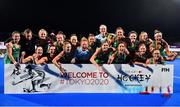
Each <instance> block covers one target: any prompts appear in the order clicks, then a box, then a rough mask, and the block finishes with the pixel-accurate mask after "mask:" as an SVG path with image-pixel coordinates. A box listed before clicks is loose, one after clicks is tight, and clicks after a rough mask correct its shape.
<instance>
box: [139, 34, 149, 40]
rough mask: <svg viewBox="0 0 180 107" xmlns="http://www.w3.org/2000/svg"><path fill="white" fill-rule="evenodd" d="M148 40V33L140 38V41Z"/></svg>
mask: <svg viewBox="0 0 180 107" xmlns="http://www.w3.org/2000/svg"><path fill="white" fill-rule="evenodd" d="M147 38H148V34H147V33H146V32H144V33H141V34H140V36H139V40H140V41H146V40H147Z"/></svg>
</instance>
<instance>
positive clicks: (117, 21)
mask: <svg viewBox="0 0 180 107" xmlns="http://www.w3.org/2000/svg"><path fill="white" fill-rule="evenodd" d="M100 24H106V25H107V27H108V32H114V31H115V28H116V27H118V26H122V27H123V28H124V30H125V32H126V35H127V34H128V32H129V31H131V30H135V31H137V32H138V33H140V32H141V31H147V32H148V33H149V35H150V37H151V38H153V31H154V30H155V29H159V30H160V31H162V32H163V35H164V38H165V40H166V41H168V42H169V43H170V44H172V43H175V42H180V37H179V36H180V33H179V30H180V27H179V26H180V0H83V1H80V0H47V1H45V0H1V1H0V41H3V40H5V39H6V38H7V37H8V36H10V33H11V32H12V31H14V30H18V31H20V32H22V31H23V30H24V29H26V28H30V29H32V30H33V32H34V33H37V32H38V30H39V29H41V28H45V29H47V30H48V32H49V33H50V32H52V31H55V32H57V31H58V30H61V31H63V32H64V33H65V34H66V35H70V34H71V33H76V34H78V35H79V34H81V35H87V34H89V33H94V34H96V33H98V30H99V25H100Z"/></svg>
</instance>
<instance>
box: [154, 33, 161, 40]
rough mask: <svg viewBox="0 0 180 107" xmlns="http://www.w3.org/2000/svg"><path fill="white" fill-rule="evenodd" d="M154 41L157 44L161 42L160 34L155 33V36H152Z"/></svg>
mask: <svg viewBox="0 0 180 107" xmlns="http://www.w3.org/2000/svg"><path fill="white" fill-rule="evenodd" d="M154 39H155V40H156V41H157V42H160V41H161V40H162V33H156V34H155V36H154Z"/></svg>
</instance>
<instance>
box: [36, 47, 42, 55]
mask: <svg viewBox="0 0 180 107" xmlns="http://www.w3.org/2000/svg"><path fill="white" fill-rule="evenodd" d="M36 54H37V55H38V56H42V54H43V48H42V47H41V46H39V47H37V48H36Z"/></svg>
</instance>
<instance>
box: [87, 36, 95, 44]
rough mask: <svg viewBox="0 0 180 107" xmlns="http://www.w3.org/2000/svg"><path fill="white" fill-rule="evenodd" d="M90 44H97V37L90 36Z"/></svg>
mask: <svg viewBox="0 0 180 107" xmlns="http://www.w3.org/2000/svg"><path fill="white" fill-rule="evenodd" d="M88 42H89V44H94V43H95V42H96V39H95V36H90V37H89V38H88Z"/></svg>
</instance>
